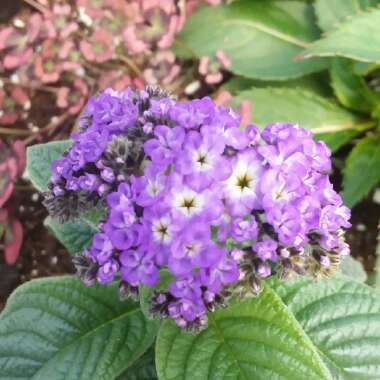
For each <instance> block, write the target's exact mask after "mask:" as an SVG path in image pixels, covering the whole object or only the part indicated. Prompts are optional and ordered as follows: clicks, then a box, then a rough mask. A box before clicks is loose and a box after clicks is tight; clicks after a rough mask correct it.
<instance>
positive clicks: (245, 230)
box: [231, 217, 258, 242]
mask: <svg viewBox="0 0 380 380" xmlns="http://www.w3.org/2000/svg"><path fill="white" fill-rule="evenodd" d="M257 235H258V225H257V222H256V220H255V218H254V217H252V218H250V219H249V220H244V219H242V218H236V219H234V220H233V222H232V227H231V237H232V238H233V239H234V240H235V241H238V242H243V241H246V240H256V239H257Z"/></svg>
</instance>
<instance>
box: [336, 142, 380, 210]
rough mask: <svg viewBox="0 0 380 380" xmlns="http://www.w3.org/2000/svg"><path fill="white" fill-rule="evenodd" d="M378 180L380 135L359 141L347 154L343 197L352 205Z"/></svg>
mask: <svg viewBox="0 0 380 380" xmlns="http://www.w3.org/2000/svg"><path fill="white" fill-rule="evenodd" d="M379 181H380V136H379V135H377V136H368V137H365V138H363V139H362V140H360V141H359V143H358V144H357V145H356V146H355V147H354V148H353V149H352V151H351V153H350V154H349V156H348V158H347V161H346V167H345V169H344V172H343V199H344V201H345V203H346V204H347V205H348V206H349V207H352V206H353V205H355V204H356V203H357V202H359V201H360V200H361V199H362V198H363V197H364V196H366V195H367V194H368V192H369V191H370V190H371V189H372V188H373V187H374V186H375V185H376V184H377V183H378V182H379Z"/></svg>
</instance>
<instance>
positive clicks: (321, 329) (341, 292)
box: [156, 277, 380, 380]
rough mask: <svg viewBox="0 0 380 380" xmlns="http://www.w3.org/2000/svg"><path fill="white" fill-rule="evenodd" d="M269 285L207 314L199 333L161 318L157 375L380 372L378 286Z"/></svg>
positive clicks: (361, 376)
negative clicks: (255, 295)
mask: <svg viewBox="0 0 380 380" xmlns="http://www.w3.org/2000/svg"><path fill="white" fill-rule="evenodd" d="M267 286H271V288H272V290H270V289H268V288H267V289H266V290H265V291H264V293H263V294H262V295H260V296H259V297H258V298H255V299H250V300H246V301H242V302H239V303H236V304H234V305H233V306H232V307H230V308H228V309H225V310H219V311H217V312H216V313H214V314H211V316H210V326H209V327H208V328H207V329H206V330H205V331H203V332H201V333H200V334H198V335H191V334H186V333H183V332H181V331H180V329H179V328H177V327H175V326H174V324H173V323H172V322H165V323H164V324H162V326H161V328H160V331H159V334H158V338H157V347H156V364H157V370H158V374H159V379H160V380H172V379H173V380H174V379H176V380H182V379H218V380H219V379H229V380H235V379H244V380H247V379H249V380H250V379H255V380H259V379H262V380H267V379H282V380H284V379H291V380H296V379H303V380H304V379H314V378H316V379H320V380H322V379H330V380H377V379H379V378H380V356H379V350H380V298H379V296H378V294H377V292H376V291H374V290H373V289H371V288H369V287H368V286H366V285H364V284H361V283H359V282H356V281H354V280H351V279H348V278H346V277H336V278H334V279H329V280H323V281H320V282H318V283H317V282H314V281H312V280H310V279H307V278H302V279H299V280H296V281H286V282H282V281H279V280H276V279H271V280H269V281H268V283H267ZM279 297H281V301H280V300H279ZM322 362H323V363H324V364H325V365H322Z"/></svg>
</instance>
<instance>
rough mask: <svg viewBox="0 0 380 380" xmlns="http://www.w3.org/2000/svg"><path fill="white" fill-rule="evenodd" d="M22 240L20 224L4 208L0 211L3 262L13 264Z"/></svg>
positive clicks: (0, 238)
mask: <svg viewBox="0 0 380 380" xmlns="http://www.w3.org/2000/svg"><path fill="white" fill-rule="evenodd" d="M22 239H23V228H22V225H21V223H20V222H19V221H18V220H17V219H15V218H13V217H12V216H11V215H10V213H9V211H8V210H7V209H5V208H3V209H0V240H3V242H4V254H5V262H6V263H7V264H10V265H11V264H14V263H15V262H16V260H17V257H18V255H19V253H20V248H21V245H22Z"/></svg>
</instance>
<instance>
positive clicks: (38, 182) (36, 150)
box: [26, 140, 72, 191]
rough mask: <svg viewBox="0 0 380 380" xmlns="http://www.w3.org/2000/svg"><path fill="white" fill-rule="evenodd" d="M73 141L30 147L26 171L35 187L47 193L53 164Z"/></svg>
mask: <svg viewBox="0 0 380 380" xmlns="http://www.w3.org/2000/svg"><path fill="white" fill-rule="evenodd" d="M71 144H72V141H70V140H63V141H53V142H50V143H47V144H38V145H33V146H30V147H28V149H27V152H26V155H27V165H26V170H27V173H28V176H29V178H30V180H31V181H32V183H33V185H34V187H35V188H36V189H37V190H39V191H46V190H47V189H48V188H47V185H48V182H49V178H50V176H51V163H52V161H54V160H57V159H58V158H60V157H61V156H62V154H63V153H64V152H65V151H66V150H67V149H68V148H69V147H70V146H71Z"/></svg>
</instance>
